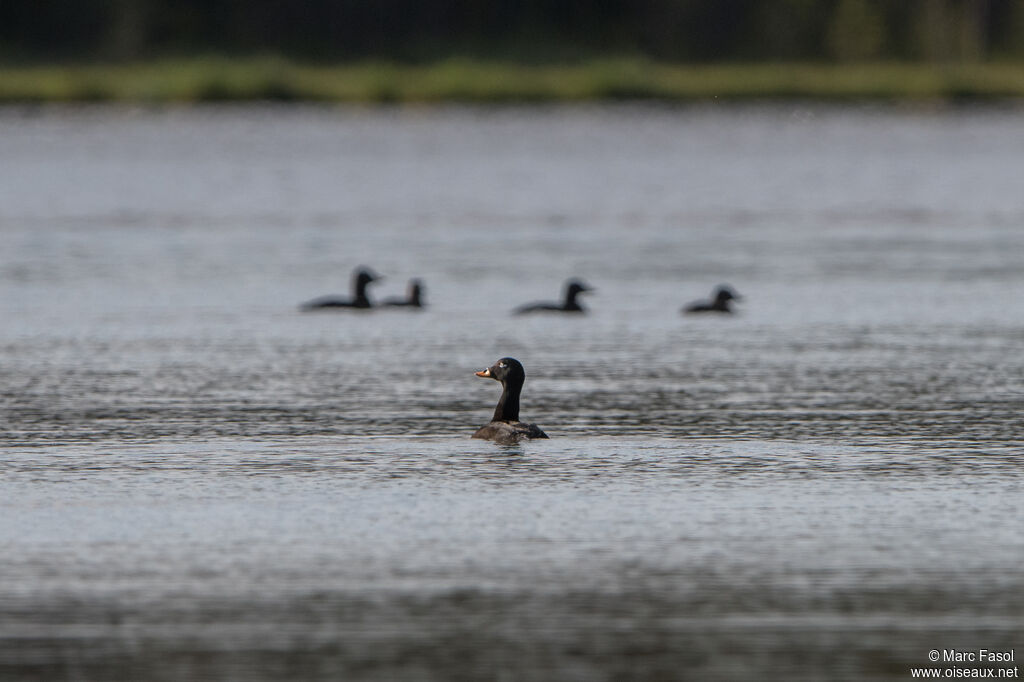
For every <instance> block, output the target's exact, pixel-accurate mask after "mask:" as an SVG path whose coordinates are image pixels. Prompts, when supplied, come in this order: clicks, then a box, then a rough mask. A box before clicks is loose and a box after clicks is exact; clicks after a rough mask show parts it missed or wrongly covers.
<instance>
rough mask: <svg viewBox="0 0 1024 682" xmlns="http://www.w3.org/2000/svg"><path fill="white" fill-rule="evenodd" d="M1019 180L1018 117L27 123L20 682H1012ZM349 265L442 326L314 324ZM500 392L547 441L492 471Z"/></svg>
mask: <svg viewBox="0 0 1024 682" xmlns="http://www.w3.org/2000/svg"><path fill="white" fill-rule="evenodd" d="M1022 169H1024V110H1022V109H1020V108H1016V107H1007V108H991V109H946V110H934V111H928V110H913V109H900V108H885V107H858V108H819V107H813V106H810V107H809V106H805V105H799V104H798V105H782V104H780V105H775V106H767V107H726V106H723V107H717V106H702V107H691V108H674V107H659V106H627V105H622V106H593V107H589V106H579V107H539V108H529V107H527V108H515V107H512V108H497V109H488V108H458V107H450V108H449V107H438V108H406V109H373V108H367V109H360V108H333V107H301V106H285V107H276V106H267V107H260V106H252V107H198V108H181V109H173V108H172V109H158V110H149V109H127V108H107V107H86V108H59V107H55V108H41V109H22V108H8V109H0V238H2V248H0V320H2V325H0V427H2V428H0V678H2V679H4V680H59V679H73V680H113V679H139V680H183V679H246V680H285V679H288V680H297V679H303V680H313V679H323V680H327V679H330V680H382V681H383V680H484V679H495V680H559V681H565V680H581V681H583V680H586V681H592V680H597V681H601V680H627V679H629V680H633V679H644V680H676V679H693V680H704V679H778V680H823V679H834V680H841V679H848V680H858V679H883V680H907V679H911V668H912V667H924V666H928V665H930V662H929V659H928V653H929V651H930V650H933V649H934V650H943V649H957V650H975V651H976V650H978V649H988V650H1010V649H1013V648H1014V647H1016V649H1015V650H1016V658H1017V659H1020V658H1021V657H1024V569H1022V566H1024V524H1022V522H1021V519H1022V516H1024V494H1022V493H1024V485H1022V480H1024V479H1022V474H1024V471H1022V467H1024V181H1022ZM360 265H368V266H371V267H372V268H373V269H374V270H376V271H377V272H379V273H381V274H382V275H384V276H385V279H384V280H382V281H380V282H378V283H374V284H373V285H371V288H370V296H371V298H375V299H378V300H379V299H382V298H385V297H389V296H400V295H402V294H403V293H404V291H405V287H406V282H407V281H408V280H409V279H411V278H414V277H418V278H422V279H423V281H424V282H425V285H426V292H425V298H426V301H427V303H428V307H427V308H426V309H424V310H422V311H409V310H402V309H392V310H384V309H380V310H372V311H348V312H344V311H342V312H333V313H332V312H324V313H303V312H299V309H298V306H299V304H300V303H302V302H303V301H306V300H308V299H311V298H314V297H316V296H320V295H324V294H347V293H348V289H349V280H350V276H351V273H352V271H353V269H354V268H356V267H358V266H360ZM571 276H576V277H580V278H582V279H584V280H586V281H587V282H588V283H589V284H590V285H592V286H593V287H594V288H595V290H596V291H594V292H593V293H590V294H586V295H585V297H584V298H583V299H582V300H583V301H584V304H585V305H586V306H587V307H588V308H589V313H588V314H586V315H576V316H570V315H561V316H560V315H557V314H548V315H536V316H513V315H511V314H510V311H511V310H512V308H514V307H516V306H517V305H519V304H522V303H526V302H529V301H535V300H543V299H550V300H555V299H558V298H559V297H560V295H561V289H562V286H563V283H564V281H565V280H566V279H567V278H569V277H571ZM722 283H728V284H729V285H731V286H732V287H733V288H734V289H735V290H736V291H738V292H739V293H740V294H741V295H742V296H743V300H742V301H741V302H739V303H738V304H737V305H736V306H735V307H736V310H737V313H736V314H735V315H721V314H710V315H698V316H693V315H688V316H684V315H681V314H680V312H679V311H680V309H681V307H682V306H684V305H685V304H687V303H689V302H691V301H693V300H695V299H699V298H705V297H708V296H709V295H710V294H711V292H712V290H713V289H714V287H715V286H716V285H719V284H722ZM502 356H512V357H515V358H518V359H519V360H520V361H521V362H522V363H523V365H524V366H525V367H526V373H527V380H526V385H525V388H524V392H523V398H522V415H523V418H524V419H526V420H529V421H535V422H537V423H538V425H539V426H540V427H542V428H543V429H544V430H545V431H546V432H547V433H548V435H550V436H551V438H550V440H546V441H529V442H524V443H521V444H520V445H517V446H499V445H495V444H493V443H490V442H483V441H479V440H473V439H471V438H470V435H471V434H472V433H473V431H474V430H475V429H476V428H478V427H479V426H481V425H482V424H484V423H486V422H487V421H488V420H489V419H490V416H491V413H492V411H493V409H494V404H495V402H496V401H497V399H498V396H499V394H500V386H498V385H497V384H496V383H495V382H493V381H490V380H485V379H480V378H477V377H475V376H474V372H475V371H476V370H480V369H482V368H484V367H486V366H488V365H490V364H492V363H493V362H494V361H495V360H497V359H498V358H500V357H502ZM948 665H949V664H946V667H948ZM1013 665H1017V664H1016V663H1010V664H1005V663H1004V664H998V665H997V666H996V667H1008V666H1013Z"/></svg>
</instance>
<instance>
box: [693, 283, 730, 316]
mask: <svg viewBox="0 0 1024 682" xmlns="http://www.w3.org/2000/svg"><path fill="white" fill-rule="evenodd" d="M741 300H743V299H742V298H741V297H740V295H739V294H737V293H736V292H735V291H733V290H732V289H730V288H729V287H727V286H724V285H723V286H720V287H718V288H717V289H715V298H714V300H711V301H695V302H694V303H691V304H689V305H688V306H686V307H685V308H683V312H684V313H731V312H732V311H733V310H732V307H731V306H730V305H729V301H741Z"/></svg>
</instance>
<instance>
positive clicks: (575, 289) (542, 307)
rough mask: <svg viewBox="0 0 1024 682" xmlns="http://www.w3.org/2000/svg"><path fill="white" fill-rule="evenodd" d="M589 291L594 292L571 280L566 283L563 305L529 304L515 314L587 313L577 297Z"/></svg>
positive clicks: (584, 285)
mask: <svg viewBox="0 0 1024 682" xmlns="http://www.w3.org/2000/svg"><path fill="white" fill-rule="evenodd" d="M587 291H593V289H592V288H591V287H589V286H587V285H586V284H585V283H584V282H582V281H580V280H578V279H570V280H569V281H568V282H566V283H565V300H564V301H562V302H561V303H550V302H544V301H542V302H538V303H527V304H526V305H522V306H519V307H518V308H516V309H515V310H514V311H513V312H514V313H515V314H516V315H522V314H523V313H544V312H548V313H585V312H586V311H587V309H586V308H584V307H583V306H582V305H580V303H579V301H577V300H576V297H577V296H579V295H580V294H582V293H585V292H587Z"/></svg>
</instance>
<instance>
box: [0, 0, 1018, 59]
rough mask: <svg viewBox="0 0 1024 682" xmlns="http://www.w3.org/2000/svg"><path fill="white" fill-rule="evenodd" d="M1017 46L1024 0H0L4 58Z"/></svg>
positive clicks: (719, 55) (730, 53)
mask: <svg viewBox="0 0 1024 682" xmlns="http://www.w3.org/2000/svg"><path fill="white" fill-rule="evenodd" d="M194 52H202V53H229V54H232V53H241V54H250V53H275V54H283V55H287V56H291V57H296V58H301V59H323V60H338V59H367V58H383V59H398V60H418V59H437V58H444V57H449V56H477V57H492V58H504V59H516V60H520V61H529V60H538V61H554V60H569V59H573V58H578V57H591V56H595V55H604V54H608V55H624V54H625V55H643V56H647V57H651V58H654V59H660V60H668V61H721V60H837V61H850V60H866V59H898V60H956V61H967V60H979V59H993V58H997V59H999V58H1019V57H1024V0H553V1H547V2H545V1H542V0H2V2H0V58H2V59H7V60H21V59H23V60H40V59H43V60H63V59H89V60H91V59H138V58H147V57H156V56H163V55H180V54H189V53H194Z"/></svg>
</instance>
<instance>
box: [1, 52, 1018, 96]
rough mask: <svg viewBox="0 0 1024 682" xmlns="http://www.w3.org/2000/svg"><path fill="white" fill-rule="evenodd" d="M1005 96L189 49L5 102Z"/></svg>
mask: <svg viewBox="0 0 1024 682" xmlns="http://www.w3.org/2000/svg"><path fill="white" fill-rule="evenodd" d="M786 98H800V99H818V100H836V101H843V100H891V101H902V100H911V101H913V100H923V101H928V100H936V101H954V100H956V101H960V100H968V101H971V100H1000V99H1017V98H1024V64H1017V63H986V64H960V65H940V64H914V63H879V64H856V65H828V64H717V65H675V64H664V63H655V62H649V61H645V60H641V59H608V60H594V61H589V62H585V63H580V64H572V65H533V66H526V65H521V64H515V63H509V62H486V61H474V60H447V61H441V62H436V63H432V64H426V65H402V64H394V63H386V62H360V63H353V64H340V65H329V66H323V65H310V64H302V63H298V62H291V61H287V60H284V59H278V58H243V59H229V58H192V59H176V60H159V61H150V62H142V63H135V64H108V65H7V66H4V65H0V103H33V102H39V103H42V102H55V103H56V102H103V101H110V102H138V103H178V102H181V103H187V102H224V101H248V100H274V101H313V102H348V103H430V102H479V103H501V102H581V101H600V100H629V99H654V100H663V101H680V102H684V101H701V100H711V99H728V100H756V99H786Z"/></svg>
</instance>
